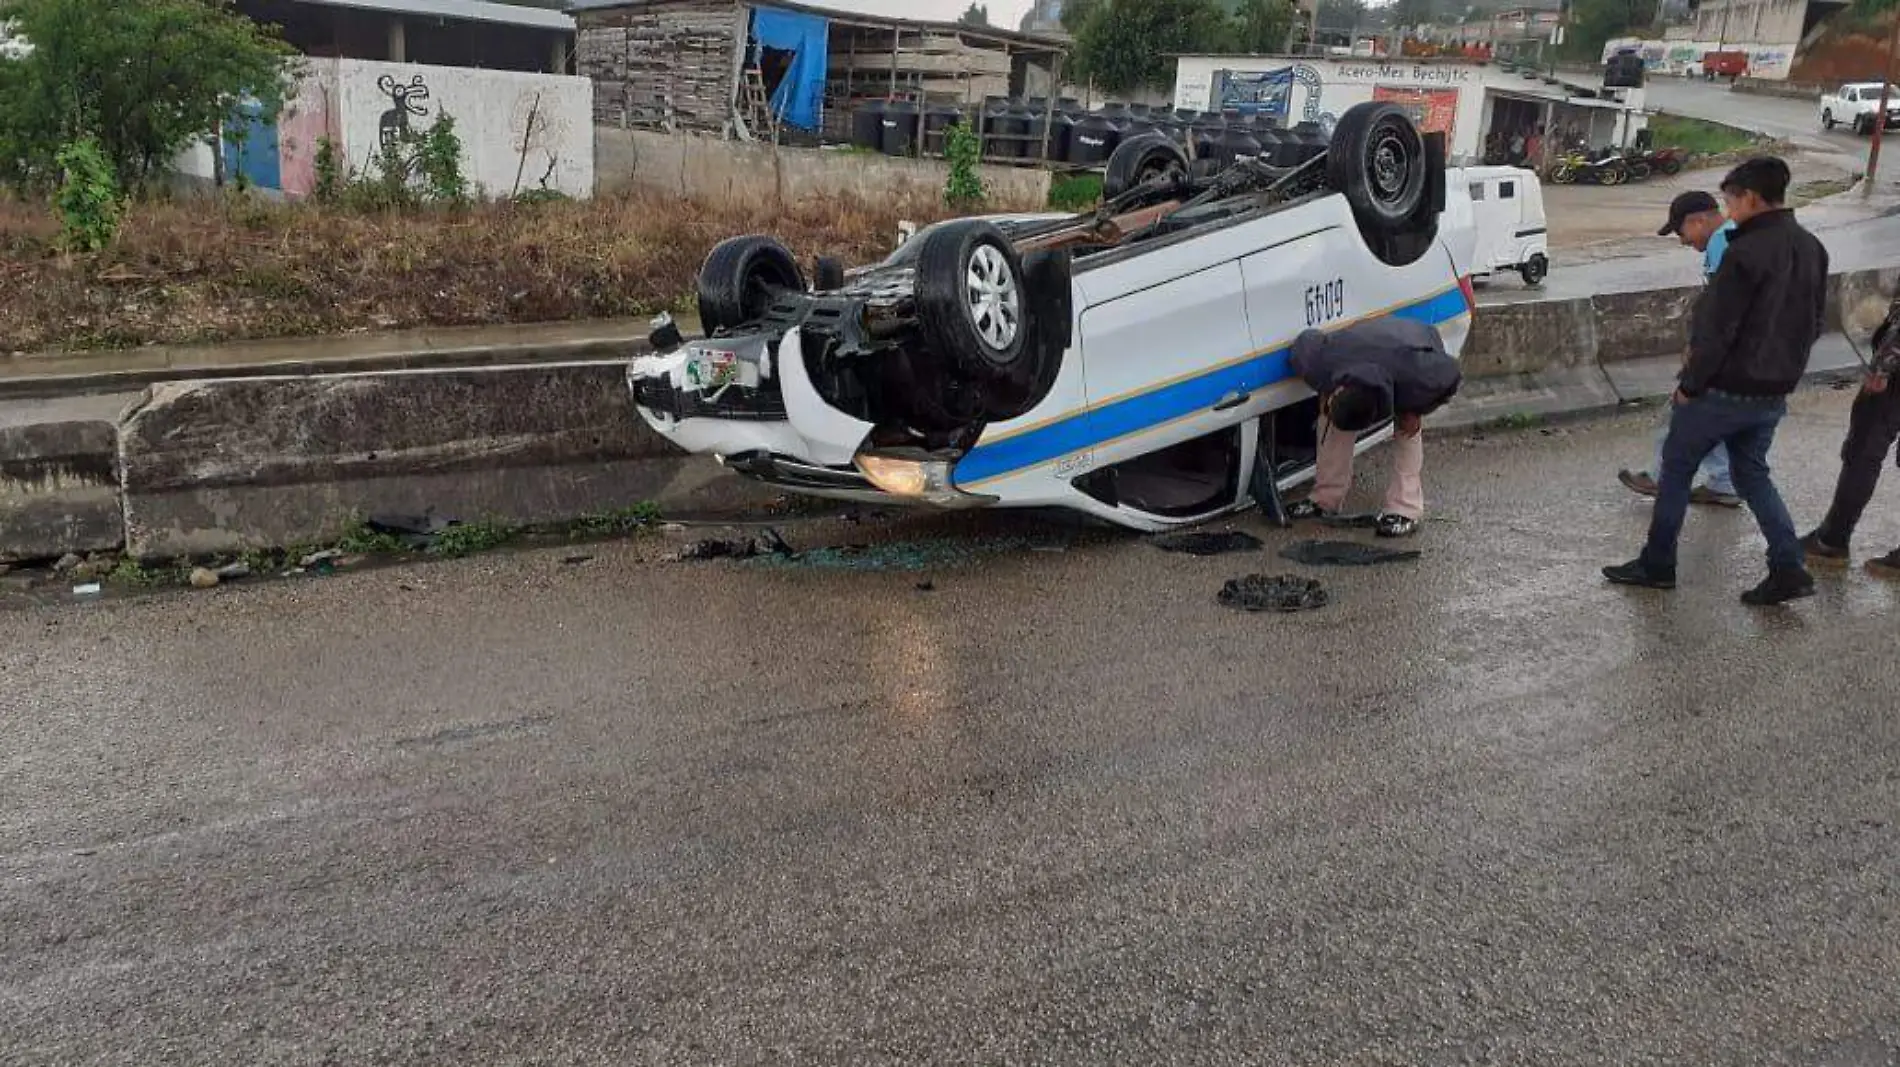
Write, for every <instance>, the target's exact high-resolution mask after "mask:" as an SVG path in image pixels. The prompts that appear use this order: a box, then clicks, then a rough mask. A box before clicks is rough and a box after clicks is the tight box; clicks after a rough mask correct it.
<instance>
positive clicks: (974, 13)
mask: <svg viewBox="0 0 1900 1067" xmlns="http://www.w3.org/2000/svg"><path fill="white" fill-rule="evenodd" d="M957 21H958V22H960V23H962V24H963V25H965V26H988V25H989V24H990V8H989V5H988V4H971V5H970V7H969V10H967V11H965V12H964V13H963V17H962V18H960V19H958V20H957Z"/></svg>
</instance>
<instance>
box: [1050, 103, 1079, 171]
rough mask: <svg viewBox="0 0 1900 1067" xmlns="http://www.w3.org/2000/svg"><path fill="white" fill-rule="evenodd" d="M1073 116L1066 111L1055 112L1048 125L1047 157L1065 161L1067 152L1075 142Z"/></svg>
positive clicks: (1067, 155)
mask: <svg viewBox="0 0 1900 1067" xmlns="http://www.w3.org/2000/svg"><path fill="white" fill-rule="evenodd" d="M1075 126H1076V121H1075V116H1073V115H1071V114H1069V113H1068V112H1066V111H1058V112H1056V117H1055V121H1054V122H1053V123H1052V124H1051V125H1050V127H1049V158H1050V159H1053V160H1059V161H1064V162H1066V161H1067V160H1068V158H1069V152H1070V151H1071V149H1072V148H1073V146H1074V144H1075Z"/></svg>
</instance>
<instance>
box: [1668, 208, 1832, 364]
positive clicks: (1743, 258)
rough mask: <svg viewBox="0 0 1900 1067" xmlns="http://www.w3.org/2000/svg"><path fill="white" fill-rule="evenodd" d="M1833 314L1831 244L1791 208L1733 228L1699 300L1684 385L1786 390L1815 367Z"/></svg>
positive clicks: (1691, 327)
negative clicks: (1818, 344) (1811, 360)
mask: <svg viewBox="0 0 1900 1067" xmlns="http://www.w3.org/2000/svg"><path fill="white" fill-rule="evenodd" d="M1826 321H1827V249H1825V248H1823V247H1822V246H1821V242H1820V241H1819V240H1817V239H1816V238H1815V236H1814V235H1813V234H1811V233H1809V232H1808V231H1806V230H1804V229H1802V228H1801V226H1800V224H1799V223H1797V222H1795V221H1794V213H1793V212H1791V211H1787V210H1780V211H1770V212H1767V213H1765V214H1762V215H1757V216H1755V217H1754V218H1752V219H1749V220H1748V221H1747V222H1744V223H1742V224H1741V225H1739V226H1737V227H1735V232H1733V233H1731V234H1730V235H1729V240H1728V251H1727V252H1726V253H1724V254H1723V256H1722V266H1721V267H1720V268H1718V269H1717V270H1716V272H1715V277H1714V278H1712V279H1710V281H1709V287H1708V289H1707V290H1706V291H1704V292H1703V294H1702V296H1701V297H1700V298H1699V299H1698V300H1697V301H1696V307H1695V318H1694V321H1693V323H1692V324H1691V326H1690V329H1689V362H1688V363H1686V364H1684V366H1683V368H1682V376H1681V379H1680V381H1681V384H1682V391H1683V392H1684V393H1687V394H1688V395H1690V396H1697V395H1699V394H1701V393H1703V392H1706V391H1707V390H1710V389H1719V390H1721V391H1722V392H1725V393H1736V394H1739V395H1742V396H1786V395H1787V394H1789V393H1792V392H1794V388H1795V386H1797V385H1799V384H1800V383H1801V376H1802V375H1804V374H1806V373H1807V372H1808V356H1809V354H1810V353H1811V352H1812V351H1813V349H1814V342H1815V341H1817V340H1819V339H1820V337H1821V333H1822V331H1823V330H1824V329H1825V328H1826V326H1825V323H1826Z"/></svg>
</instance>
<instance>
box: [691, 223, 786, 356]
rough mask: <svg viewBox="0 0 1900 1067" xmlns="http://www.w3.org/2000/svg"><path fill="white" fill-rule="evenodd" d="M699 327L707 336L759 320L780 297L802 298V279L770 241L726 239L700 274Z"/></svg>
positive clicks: (767, 239) (782, 249)
mask: <svg viewBox="0 0 1900 1067" xmlns="http://www.w3.org/2000/svg"><path fill="white" fill-rule="evenodd" d="M698 289H699V293H698V295H699V321H700V325H701V326H703V327H704V328H705V330H706V332H707V333H708V334H711V333H715V332H717V331H719V330H730V329H736V328H737V327H740V326H743V325H745V324H746V323H749V322H756V321H757V320H759V319H760V318H763V317H764V315H765V313H766V312H767V311H768V310H770V309H771V307H772V302H773V301H774V300H777V299H778V297H779V295H780V294H781V293H785V292H803V291H804V289H805V277H804V275H803V274H802V273H800V271H799V269H798V261H797V260H795V259H793V258H792V253H791V252H790V251H788V250H787V249H786V248H785V246H784V245H782V244H779V243H778V242H777V241H775V240H773V239H772V238H770V237H759V236H749V237H731V238H727V239H726V240H724V241H721V242H719V244H717V245H715V246H714V247H713V250H712V253H711V254H710V255H708V256H707V257H706V262H705V264H704V265H702V266H701V267H700V268H699V286H698Z"/></svg>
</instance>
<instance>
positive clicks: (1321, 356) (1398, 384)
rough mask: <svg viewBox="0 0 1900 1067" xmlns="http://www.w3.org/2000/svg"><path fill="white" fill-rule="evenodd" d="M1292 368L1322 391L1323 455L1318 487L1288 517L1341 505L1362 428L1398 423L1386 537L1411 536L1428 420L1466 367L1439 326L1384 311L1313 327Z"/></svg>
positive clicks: (1384, 511)
mask: <svg viewBox="0 0 1900 1067" xmlns="http://www.w3.org/2000/svg"><path fill="white" fill-rule="evenodd" d="M1293 373H1295V374H1297V375H1299V376H1300V377H1301V378H1302V379H1304V380H1305V382H1306V384H1307V385H1308V386H1310V387H1311V388H1312V390H1313V391H1314V392H1315V393H1318V394H1319V396H1320V421H1319V439H1320V440H1319V458H1318V470H1317V471H1316V472H1315V476H1314V483H1313V493H1312V495H1311V496H1309V497H1307V498H1306V499H1305V500H1302V501H1299V502H1298V503H1296V504H1293V505H1292V506H1290V507H1288V508H1287V512H1286V513H1287V517H1288V518H1290V519H1317V518H1324V517H1326V516H1329V515H1335V514H1337V513H1338V512H1339V508H1340V505H1342V504H1344V503H1345V501H1346V491H1347V490H1348V489H1349V488H1350V487H1351V486H1352V460H1353V448H1354V446H1355V444H1356V443H1357V442H1358V440H1359V435H1360V434H1362V433H1364V432H1366V431H1367V430H1370V429H1373V428H1374V427H1376V426H1378V425H1379V424H1380V423H1381V422H1384V421H1385V420H1386V419H1388V418H1391V419H1393V420H1394V422H1395V424H1396V425H1395V427H1394V436H1395V441H1394V444H1393V451H1392V476H1391V480H1390V481H1389V482H1388V483H1387V485H1386V491H1385V504H1384V506H1383V507H1381V508H1380V510H1379V517H1378V523H1377V531H1378V534H1379V536H1380V537H1409V536H1411V535H1412V534H1414V533H1417V532H1418V523H1419V520H1420V519H1422V518H1424V516H1425V487H1424V482H1423V481H1422V479H1421V473H1422V472H1423V470H1424V468H1425V437H1424V431H1423V426H1422V422H1423V420H1424V418H1425V416H1427V415H1430V414H1431V413H1432V412H1434V411H1437V410H1438V409H1439V408H1441V407H1443V406H1444V405H1445V402H1446V401H1448V400H1450V399H1451V398H1452V397H1453V396H1454V395H1456V394H1457V392H1458V386H1459V384H1460V383H1461V382H1462V381H1463V373H1462V372H1461V371H1460V370H1459V369H1458V361H1457V360H1455V359H1453V358H1451V356H1449V355H1447V354H1446V352H1445V342H1444V341H1443V340H1442V339H1441V338H1440V337H1439V336H1438V331H1437V330H1434V329H1432V328H1431V327H1430V326H1427V325H1425V324H1424V323H1420V322H1413V321H1411V320H1410V319H1398V318H1383V319H1373V320H1370V321H1367V322H1361V323H1357V324H1355V325H1352V326H1348V327H1346V328H1345V329H1342V330H1338V331H1335V332H1333V333H1325V332H1322V331H1320V330H1307V331H1306V332H1305V333H1303V334H1301V335H1300V336H1299V338H1298V339H1296V340H1295V341H1294V342H1293Z"/></svg>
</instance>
